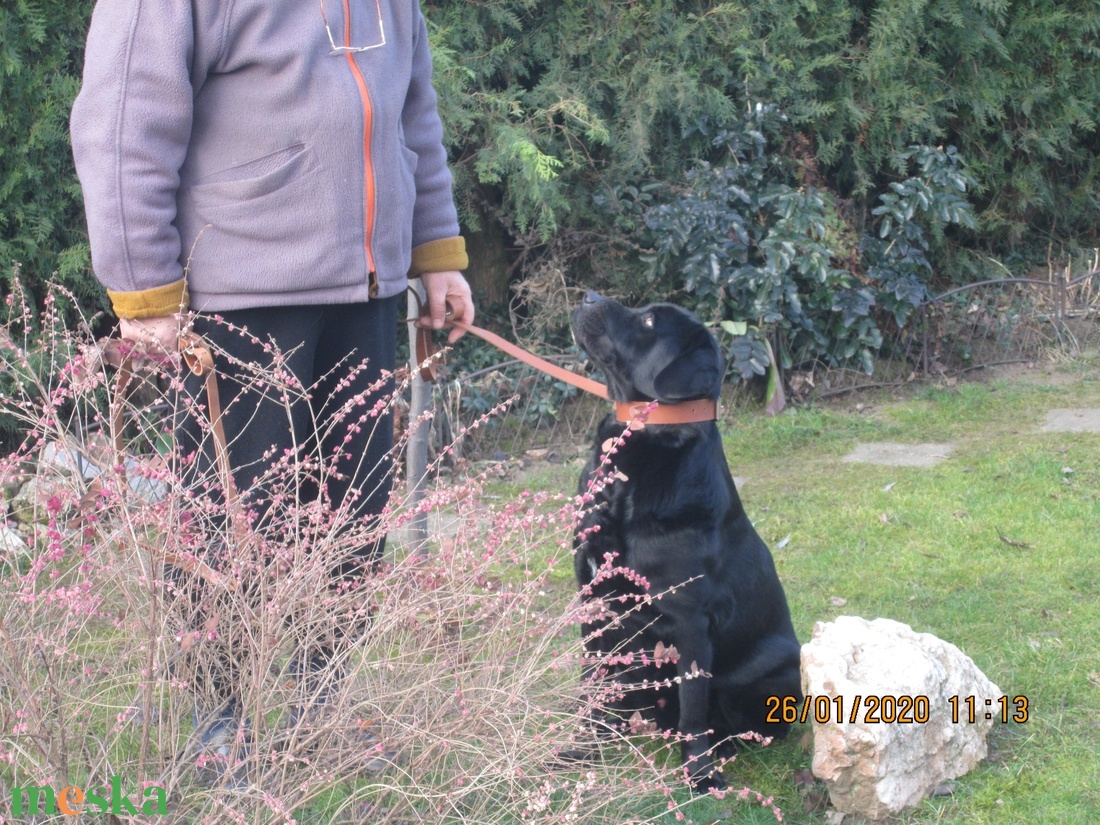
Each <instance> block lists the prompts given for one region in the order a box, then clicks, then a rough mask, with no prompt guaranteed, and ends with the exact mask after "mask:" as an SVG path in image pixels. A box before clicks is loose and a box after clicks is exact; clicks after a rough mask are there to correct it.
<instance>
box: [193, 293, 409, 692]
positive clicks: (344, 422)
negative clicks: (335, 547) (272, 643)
mask: <svg viewBox="0 0 1100 825" xmlns="http://www.w3.org/2000/svg"><path fill="white" fill-rule="evenodd" d="M403 305H404V301H403V300H402V298H401V296H398V297H394V298H388V299H376V300H372V301H370V302H369V303H359V304H346V305H332V306H304V307H272V308H259V309H247V310H237V311H231V312H223V313H220V314H219V315H217V316H201V315H200V316H198V317H197V318H196V321H195V331H196V332H197V333H198V334H199V335H201V336H203V338H205V339H206V341H207V342H209V343H210V344H211V345H212V349H213V351H214V358H215V366H216V370H217V374H218V390H219V395H220V397H221V405H222V410H223V416H222V422H223V425H224V428H225V433H226V442H227V445H228V454H229V459H230V465H231V467H232V472H233V477H234V481H235V486H236V488H237V490H238V494H239V508H240V509H241V510H242V511H245V512H247V515H248V518H249V520H250V521H251V526H252V529H253V530H254V531H255V532H257V533H259V534H261V535H263V536H264V540H265V541H267V542H268V543H269V544H271V543H277V542H278V541H279V540H280V538H279V536H280V531H281V530H287V529H288V522H289V521H293V519H288V518H287V516H286V513H287V511H288V509H289V508H292V507H296V506H299V505H301V504H306V503H309V502H311V501H316V500H317V498H318V497H321V499H322V501H323V502H324V505H325V511H326V512H330V513H332V512H339V513H340V515H339V518H338V519H337V520H336V522H335V523H336V524H337V525H338V528H337V529H339V526H342V527H343V528H345V529H346V531H347V533H348V535H349V536H358V537H362V536H369V537H370V538H369V540H365V541H363V542H362V543H361V544H359V545H354V544H353V546H351V547H350V548H349V549H350V552H349V553H347V555H346V556H345V557H343V558H342V560H341V561H340V562H339V563H338V564H336V565H335V566H334V568H333V570H332V583H333V584H334V585H336V584H338V583H340V582H342V581H350V580H354V579H355V578H357V577H358V576H359V575H361V574H362V573H363V572H367V571H369V569H370V568H371V567H372V566H373V565H375V564H376V563H377V561H378V560H379V558H380V557H381V555H382V552H383V550H384V545H385V536H384V535H383V534H381V533H380V532H379V531H377V530H374V531H369V530H366V529H364V525H370V524H371V523H372V522H373V521H374V520H376V519H377V517H378V516H379V514H380V513H381V512H382V509H383V508H384V507H385V505H386V502H387V501H388V499H389V495H390V491H391V488H392V469H393V456H392V452H393V416H392V405H391V404H390V403H389V401H388V399H389V398H390V397H391V396H392V394H393V389H394V387H393V383H394V382H393V379H392V373H393V370H394V366H395V363H394V362H395V359H396V350H397V329H398V312H399V307H403ZM184 392H185V394H186V396H187V397H188V399H189V401H188V402H187V403H186V404H179V405H178V407H179V408H180V410H181V412H180V415H179V417H178V419H177V421H176V424H175V430H176V440H177V446H178V452H179V455H180V456H181V461H182V462H183V468H182V469H181V473H180V475H181V477H182V479H183V481H184V483H185V484H187V485H188V486H189V487H190V488H191V490H192V494H194V495H195V496H196V500H203V501H205V502H206V503H207V504H208V505H209V504H210V503H211V502H213V504H214V506H213V507H209V506H208V507H207V512H206V514H205V515H204V516H203V517H202V518H203V519H205V520H206V522H210V521H215V520H217V518H219V517H221V518H224V517H225V513H224V501H221V504H222V505H223V507H222V512H220V513H219V512H218V507H217V504H218V501H219V487H218V484H217V483H216V480H217V478H218V475H217V469H216V462H215V454H214V444H213V440H212V438H211V437H210V433H209V426H208V422H207V423H204V422H203V417H202V415H201V413H200V414H199V415H196V414H195V412H196V405H203V406H205V403H206V401H205V393H204V384H203V379H201V378H199V377H196V376H188V377H187V378H186V379H185V382H184ZM188 408H189V409H188ZM321 468H323V470H322V469H321ZM211 481H215V483H213V484H211V483H210V482H211ZM225 525H226V522H225V521H223V522H222V524H221V530H220V535H222V536H226V535H228V534H229V533H228V532H227V530H226V529H225ZM210 526H212V527H213V528H214V529H213V530H206V531H205V533H206V534H207V535H218V534H219V529H218V525H216V524H215V525H210ZM289 527H290V528H291V529H292V528H293V525H289ZM327 538H331V536H328V537H327ZM352 541H354V539H352ZM205 549H206V550H207V551H208V556H207V559H208V561H209V562H210V563H211V565H212V566H213V567H215V568H224V567H225V566H226V564H227V563H231V562H232V561H233V560H234V559H233V548H232V547H231V546H229V547H227V546H223V547H220V548H211V547H207V548H205ZM218 550H221V551H223V552H221V553H219V552H218ZM175 578H176V582H177V585H182V584H183V582H182V581H181V580H180V578H179V577H178V576H177V577H175ZM188 578H189V583H188V584H187V585H186V586H184V587H183V588H182V589H183V590H185V591H189V595H187V596H185V598H184V602H185V603H188V602H189V603H190V604H191V608H190V609H191V616H189V617H185V618H184V623H185V625H188V626H190V627H193V628H201V627H203V626H204V625H205V623H207V622H208V620H209V616H210V615H211V614H212V613H213V612H218V611H220V612H222V613H223V614H224V613H225V612H227V611H225V610H224V609H223V606H219V605H218V602H219V597H218V596H217V594H215V593H212V592H211V591H212V590H214V589H215V588H213V587H211V586H210V585H209V584H208V583H205V582H203V581H202V580H200V579H196V578H195V577H188ZM287 618H288V619H290V620H291V621H293V617H287ZM360 629H365V628H359V627H354V628H353V627H348V628H340V627H335V628H332V627H330V633H329V634H326V635H327V636H328V638H327V639H308V638H303V639H302V640H301V641H300V643H299V648H301V649H303V651H304V650H305V649H307V648H308V649H309V651H311V652H310V653H308V654H306V655H316V653H317V651H318V650H320V651H321V656H322V657H324V656H326V655H328V654H327V653H326V652H325V651H328V652H331V644H332V641H333V638H334V637H335V638H336V639H339V638H341V637H347V636H348V635H350V634H352V633H355V632H358V631H359V630H360ZM223 641H224V643H225V644H226V645H228V646H229V647H227V648H226V649H224V650H221V651H220V652H216V651H215V650H211V649H210V648H211V647H214V648H217V647H219V646H220V645H219V644H214V645H203V647H205V648H206V651H205V653H201V652H200V651H199V650H198V649H196V650H195V654H197V655H198V656H201V659H196V660H195V661H193V662H192V663H191V666H190V667H187V669H188V670H190V671H191V672H192V676H193V678H194V679H195V681H196V683H197V684H196V687H197V688H198V690H199V692H200V693H202V692H206V693H208V694H212V695H209V698H210V699H213V700H216V701H217V702H218V703H223V704H224V703H225V702H229V703H230V704H232V703H233V702H234V701H235V697H236V694H237V690H236V688H235V687H234V684H235V683H237V682H238V679H239V677H240V676H241V674H240V671H239V667H240V663H241V661H242V658H243V657H242V656H241V651H240V650H236V651H234V650H233V649H232V648H233V647H235V643H233V642H232V640H230V639H228V638H226V639H224V640H223ZM185 658H186V657H185ZM202 659H204V660H205V661H202ZM211 659H213V661H211ZM204 672H205V673H206V674H207V675H206V676H205V677H204V676H203V675H202V674H203V673H204Z"/></svg>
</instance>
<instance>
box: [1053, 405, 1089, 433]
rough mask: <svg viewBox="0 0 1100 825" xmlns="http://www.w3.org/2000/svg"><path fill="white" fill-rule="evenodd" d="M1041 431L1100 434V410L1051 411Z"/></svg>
mask: <svg viewBox="0 0 1100 825" xmlns="http://www.w3.org/2000/svg"><path fill="white" fill-rule="evenodd" d="M1039 429H1040V431H1042V432H1044V433H1100V409H1095V408H1084V409H1077V410H1050V411H1049V412H1048V413H1047V419H1046V421H1045V422H1044V423H1043V425H1042V426H1041V427H1040V428H1039Z"/></svg>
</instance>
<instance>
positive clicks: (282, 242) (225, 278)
mask: <svg viewBox="0 0 1100 825" xmlns="http://www.w3.org/2000/svg"><path fill="white" fill-rule="evenodd" d="M319 172H321V164H320V162H319V161H318V160H317V158H316V156H315V155H314V153H313V151H312V149H310V148H309V147H308V146H304V145H296V146H291V147H288V148H287V149H283V150H280V151H278V152H273V153H272V154H269V155H265V156H264V157H261V158H257V159H255V160H251V161H248V162H247V163H244V164H241V165H239V166H235V167H232V168H230V169H226V170H224V171H222V172H218V173H216V174H214V175H208V176H206V177H204V178H202V179H200V180H199V181H197V182H196V183H194V184H192V185H191V186H190V187H188V188H187V189H186V190H184V191H183V193H182V196H181V198H180V200H179V228H180V233H181V237H182V239H183V242H184V244H187V243H189V242H190V243H191V244H192V246H191V250H190V257H189V260H188V268H189V282H190V284H191V286H192V291H193V292H198V293H206V294H216V295H238V296H247V295H259V294H266V295H271V294H291V293H304V292H309V291H313V290H328V289H332V288H334V287H343V286H350V285H353V284H357V283H359V282H360V281H362V280H363V277H364V276H363V273H362V268H361V267H355V266H349V265H347V263H346V262H344V261H339V263H341V264H343V265H337V262H338V260H339V258H340V256H339V254H337V252H338V250H339V240H338V239H339V238H340V236H341V228H342V227H343V226H344V224H348V225H350V222H348V221H347V220H346V216H345V217H343V218H342V217H341V215H342V214H343V212H344V211H345V210H341V208H340V204H339V202H338V200H337V193H336V191H335V189H334V187H333V185H332V183H331V181H330V180H329V178H328V176H326V175H323V174H319ZM356 225H357V224H356ZM345 231H346V230H345ZM360 234H361V230H360ZM349 246H350V248H352V249H354V248H355V246H354V245H349ZM186 251H187V247H186V246H185V252H186Z"/></svg>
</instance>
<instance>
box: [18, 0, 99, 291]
mask: <svg viewBox="0 0 1100 825" xmlns="http://www.w3.org/2000/svg"><path fill="white" fill-rule="evenodd" d="M90 14H91V4H90V3H69V2H65V1H64V0H36V2H31V1H30V0H13V2H11V3H5V4H4V5H3V6H0V104H2V105H0V134H2V135H3V140H0V282H2V283H4V284H5V285H6V287H7V288H6V289H5V290H4V291H5V292H9V291H10V287H11V283H12V280H13V278H14V277H15V273H16V272H17V271H18V273H19V275H20V276H21V277H22V278H23V280H24V281H25V283H26V284H27V286H28V288H29V290H30V292H31V294H32V295H33V296H34V298H35V299H36V300H37V301H39V302H40V301H42V299H43V298H44V297H45V295H46V292H47V284H48V282H49V281H51V280H53V281H55V282H58V283H60V284H62V285H64V286H65V287H66V288H67V289H68V290H70V291H71V292H73V293H74V294H75V295H76V296H77V298H79V299H80V301H81V303H82V304H83V305H84V306H85V307H86V308H89V309H91V308H100V307H103V306H104V305H105V303H104V296H103V295H102V290H100V289H99V287H98V285H97V284H96V281H95V279H94V278H93V277H92V275H91V272H90V270H89V268H88V260H89V253H88V245H87V240H86V236H85V224H84V215H83V204H82V201H81V197H80V187H79V185H78V183H77V180H76V174H75V172H74V170H73V161H72V149H71V148H70V145H69V111H70V109H71V108H72V102H73V99H74V98H75V97H76V93H77V91H78V90H79V87H80V73H81V66H82V64H83V54H84V39H85V36H86V34H87V28H88V19H89V16H90ZM17 265H18V266H17Z"/></svg>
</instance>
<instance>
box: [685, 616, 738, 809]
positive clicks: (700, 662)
mask: <svg viewBox="0 0 1100 825" xmlns="http://www.w3.org/2000/svg"><path fill="white" fill-rule="evenodd" d="M682 631H683V632H681V633H678V634H677V639H678V640H677V642H676V647H677V650H678V652H679V656H680V658H679V659H678V660H677V662H676V675H677V677H678V678H679V683H680V684H679V698H680V721H679V733H680V734H681V735H682V736H683V737H684V738H683V740H682V741H681V743H680V760H681V764H682V765H683V766H684V768H685V769H686V770H687V773H688V778H689V780H690V781H691V787H692V789H693V790H695V791H696V792H699V793H706V792H707V791H709V790H710V789H711V788H714V789H717V790H721V789H723V788H725V787H726V781H725V780H724V779H723V778H722V774H721V773H720V772H719V770H718V768H717V767H716V766H715V764H714V760H713V759H712V758H711V755H710V753H709V752H708V751H709V750H710V735H709V733H708V729H709V728H708V724H707V719H708V716H709V713H708V711H709V708H710V679H711V675H710V671H711V666H712V664H713V661H714V648H713V646H712V645H711V643H710V640H709V639H708V638H707V628H706V627H694V626H693V627H683V628H682Z"/></svg>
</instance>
